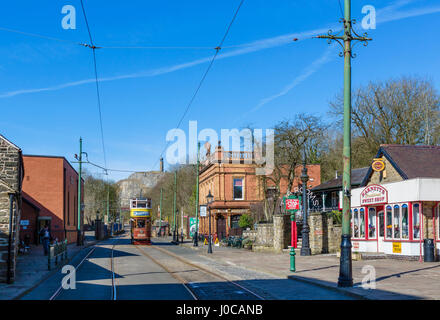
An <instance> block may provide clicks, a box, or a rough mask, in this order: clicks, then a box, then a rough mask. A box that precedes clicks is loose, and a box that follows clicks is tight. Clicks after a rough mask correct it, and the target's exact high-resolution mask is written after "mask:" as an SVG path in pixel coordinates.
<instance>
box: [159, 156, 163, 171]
mask: <svg viewBox="0 0 440 320" xmlns="http://www.w3.org/2000/svg"><path fill="white" fill-rule="evenodd" d="M160 172H163V158H162V157H161V158H160Z"/></svg>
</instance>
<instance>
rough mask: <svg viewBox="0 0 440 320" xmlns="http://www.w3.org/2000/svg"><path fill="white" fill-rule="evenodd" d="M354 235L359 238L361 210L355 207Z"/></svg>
mask: <svg viewBox="0 0 440 320" xmlns="http://www.w3.org/2000/svg"><path fill="white" fill-rule="evenodd" d="M353 229H354V231H353V237H354V238H359V211H358V209H354V219H353Z"/></svg>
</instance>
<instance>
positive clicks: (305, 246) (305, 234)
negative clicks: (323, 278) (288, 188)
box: [301, 150, 312, 256]
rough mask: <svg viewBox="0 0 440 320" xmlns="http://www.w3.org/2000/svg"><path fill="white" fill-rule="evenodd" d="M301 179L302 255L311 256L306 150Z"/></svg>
mask: <svg viewBox="0 0 440 320" xmlns="http://www.w3.org/2000/svg"><path fill="white" fill-rule="evenodd" d="M301 181H302V189H303V190H302V194H303V196H302V201H303V206H302V207H303V227H302V230H301V236H302V245H301V255H302V256H310V255H311V254H312V251H311V250H310V244H309V232H310V228H309V223H308V221H307V220H308V217H307V205H308V203H307V202H308V201H307V181H309V176H308V175H307V167H306V152H305V150H304V159H303V169H302V172H301Z"/></svg>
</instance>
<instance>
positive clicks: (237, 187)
mask: <svg viewBox="0 0 440 320" xmlns="http://www.w3.org/2000/svg"><path fill="white" fill-rule="evenodd" d="M234 200H243V179H234Z"/></svg>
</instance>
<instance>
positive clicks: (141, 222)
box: [136, 220, 145, 228]
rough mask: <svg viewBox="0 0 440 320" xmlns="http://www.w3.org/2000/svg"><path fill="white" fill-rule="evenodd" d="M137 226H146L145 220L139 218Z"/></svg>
mask: <svg viewBox="0 0 440 320" xmlns="http://www.w3.org/2000/svg"><path fill="white" fill-rule="evenodd" d="M136 228H145V220H138V221H137V224H136Z"/></svg>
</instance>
